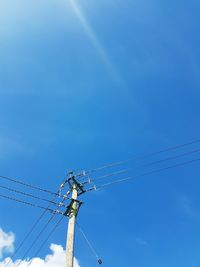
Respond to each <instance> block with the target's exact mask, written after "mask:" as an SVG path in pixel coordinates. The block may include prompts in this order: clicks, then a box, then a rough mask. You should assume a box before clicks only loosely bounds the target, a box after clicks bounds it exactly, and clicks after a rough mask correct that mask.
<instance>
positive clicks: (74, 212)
mask: <svg viewBox="0 0 200 267" xmlns="http://www.w3.org/2000/svg"><path fill="white" fill-rule="evenodd" d="M74 203H77V207H76V208H75V209H74V208H73V206H74ZM82 204H83V202H82V201H79V200H75V199H71V202H70V204H69V205H68V206H67V209H66V211H65V212H64V214H63V215H64V216H67V217H70V216H71V215H75V216H77V215H78V212H79V209H80V207H81V205H82Z"/></svg>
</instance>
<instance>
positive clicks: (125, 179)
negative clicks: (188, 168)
mask: <svg viewBox="0 0 200 267" xmlns="http://www.w3.org/2000/svg"><path fill="white" fill-rule="evenodd" d="M198 161H200V158H198V159H194V160H190V161H185V162H182V163H179V164H176V165H172V166H168V167H165V168H161V169H158V170H153V171H150V172H146V173H143V174H140V175H136V176H133V177H127V178H124V179H120V180H116V181H113V182H110V183H106V184H102V185H99V186H95V187H92V188H89V189H88V190H86V191H93V190H96V189H100V188H102V187H105V186H109V185H112V184H116V183H122V182H126V181H129V180H133V179H136V178H139V177H143V176H147V175H151V174H154V173H159V172H162V171H165V170H169V169H174V168H177V167H181V166H185V165H188V164H192V163H194V162H198Z"/></svg>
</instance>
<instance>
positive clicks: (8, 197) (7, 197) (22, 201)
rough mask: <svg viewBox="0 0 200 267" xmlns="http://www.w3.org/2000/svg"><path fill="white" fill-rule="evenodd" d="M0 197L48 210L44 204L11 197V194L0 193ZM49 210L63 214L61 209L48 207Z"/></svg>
mask: <svg viewBox="0 0 200 267" xmlns="http://www.w3.org/2000/svg"><path fill="white" fill-rule="evenodd" d="M0 197H1V198H5V199H9V200H13V201H16V202H19V203H23V204H25V205H29V206H32V207H35V208H40V209H44V210H46V209H47V208H45V207H43V206H40V205H36V204H33V203H31V202H27V201H24V200H21V199H18V198H14V197H10V196H5V195H2V194H0ZM47 210H48V211H49V212H51V213H53V214H54V215H55V214H56V213H58V214H62V212H61V211H58V210H53V209H47Z"/></svg>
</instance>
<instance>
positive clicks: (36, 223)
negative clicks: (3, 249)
mask: <svg viewBox="0 0 200 267" xmlns="http://www.w3.org/2000/svg"><path fill="white" fill-rule="evenodd" d="M66 178H67V175H66V176H65V178H64V180H63V182H65V180H66ZM62 188H63V183H62V184H61V186H60V187H59V189H58V190H57V193H56V194H55V195H54V196H53V198H52V200H51V202H50V203H49V204H48V206H47V207H46V209H45V210H44V211H43V212H42V213H41V215H40V216H39V218H38V219H37V220H36V221H35V223H34V224H33V226H32V227H31V229H30V230H29V232H28V233H27V234H26V235H25V237H24V239H23V240H22V242H21V243H20V244H19V246H18V247H17V248H16V250H15V253H14V254H13V257H14V256H15V255H16V254H17V252H18V251H19V250H20V248H21V247H22V246H23V245H24V243H25V242H26V240H27V239H28V238H29V236H30V235H31V234H32V232H33V231H34V229H35V228H36V227H37V225H38V224H39V222H40V221H41V220H42V218H43V217H44V215H45V214H46V213H47V211H48V209H49V208H50V207H51V205H52V202H54V201H55V199H56V198H57V196H62V195H61V189H62ZM66 198H67V197H66V196H64V200H65V199H66ZM64 200H63V201H64ZM60 204H61V203H60ZM11 261H12V259H11V258H10V260H9V261H8V262H7V264H6V266H5V267H7V266H8V265H9V264H10V263H11Z"/></svg>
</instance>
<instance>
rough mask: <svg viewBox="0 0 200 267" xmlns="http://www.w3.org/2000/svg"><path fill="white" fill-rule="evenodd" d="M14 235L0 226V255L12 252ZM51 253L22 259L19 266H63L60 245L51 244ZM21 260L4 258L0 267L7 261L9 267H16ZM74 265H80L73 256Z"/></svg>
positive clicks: (77, 266)
mask: <svg viewBox="0 0 200 267" xmlns="http://www.w3.org/2000/svg"><path fill="white" fill-rule="evenodd" d="M14 241H15V235H14V234H13V233H11V232H9V233H6V232H4V231H3V230H2V229H1V228H0V257H1V258H2V257H3V255H4V254H5V253H12V252H13V251H14ZM50 250H51V253H50V254H48V255H46V256H45V257H44V259H42V258H39V257H36V258H32V259H31V258H30V259H26V260H23V261H22V262H21V264H20V266H21V267H27V266H28V265H29V264H30V265H29V267H63V266H65V250H64V249H63V247H62V246H60V245H56V244H51V245H50ZM20 261H21V260H20V259H17V260H15V261H12V259H11V258H10V257H7V258H5V259H4V260H3V261H1V262H0V267H4V266H5V265H6V264H7V263H8V262H9V267H17V266H18V264H19V262H20ZM74 267H80V264H79V262H78V260H77V259H76V258H74Z"/></svg>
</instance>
